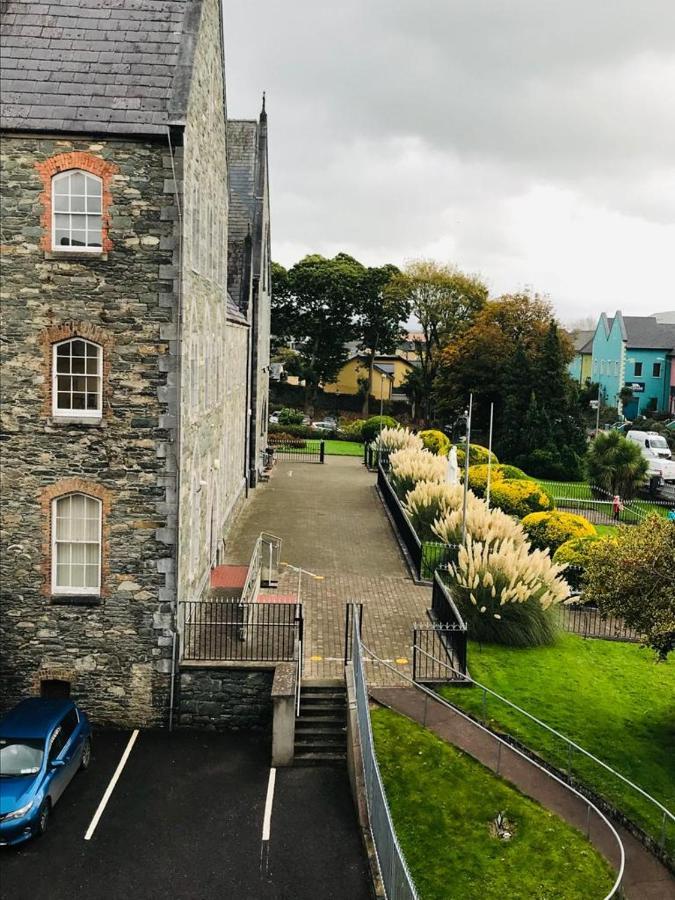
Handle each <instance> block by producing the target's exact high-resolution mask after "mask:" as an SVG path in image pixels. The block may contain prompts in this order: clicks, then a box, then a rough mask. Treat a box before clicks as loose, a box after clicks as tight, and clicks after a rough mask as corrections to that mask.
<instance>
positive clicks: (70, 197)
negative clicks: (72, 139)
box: [52, 169, 103, 253]
mask: <svg viewBox="0 0 675 900" xmlns="http://www.w3.org/2000/svg"><path fill="white" fill-rule="evenodd" d="M102 197H103V182H102V180H101V179H100V178H99V177H98V176H97V175H91V174H90V173H89V172H83V171H82V170H80V169H69V170H67V171H66V172H60V173H59V174H58V175H55V176H54V177H53V178H52V250H55V251H59V250H73V249H74V250H78V251H82V250H84V251H91V252H94V253H100V252H101V250H102V233H103V220H102V212H101V201H102Z"/></svg>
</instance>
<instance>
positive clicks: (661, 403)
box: [584, 310, 675, 420]
mask: <svg viewBox="0 0 675 900" xmlns="http://www.w3.org/2000/svg"><path fill="white" fill-rule="evenodd" d="M584 346H587V345H584ZM591 348H592V349H591V373H590V380H591V381H592V382H597V383H598V384H599V385H600V391H601V396H602V398H603V402H604V403H605V404H607V405H608V406H616V407H617V408H618V410H619V412H620V413H623V415H625V416H626V418H628V419H631V420H632V419H635V418H636V417H637V416H639V415H648V414H649V413H650V412H655V413H671V414H675V366H674V365H673V358H674V356H675V325H673V324H669V323H667V322H666V323H664V322H660V321H658V319H657V318H656V317H655V316H624V315H622V313H621V311H620V310H617V312H616V313H615V314H614V316H613V317H611V318H610V317H608V316H607V315H606V314H605V313H602V315H601V316H600V319H599V321H598V325H597V327H596V329H595V333H594V335H593V338H592V343H591Z"/></svg>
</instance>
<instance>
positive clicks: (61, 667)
mask: <svg viewBox="0 0 675 900" xmlns="http://www.w3.org/2000/svg"><path fill="white" fill-rule="evenodd" d="M72 153H79V154H83V156H77V157H70V156H68V154H72ZM63 154H66V157H62V155H63ZM56 157H60V158H61V157H62V158H64V159H65V163H64V164H65V165H69V162H68V160H69V159H73V160H78V161H80V162H81V161H82V159H85V160H89V163H91V165H92V166H103V164H105V166H106V167H107V171H110V172H111V173H112V175H111V177H110V182H109V187H108V193H109V198H108V199H109V208H108V215H109V223H108V239H109V244H108V246H107V249H106V252H102V253H100V254H98V253H94V254H87V255H83V254H81V253H80V254H76V253H67V254H63V255H61V254H58V255H57V254H56V253H51V252H50V251H49V250H47V249H45V247H44V246H43V244H44V241H45V238H46V237H47V235H46V225H45V222H44V217H45V197H44V192H45V191H44V189H45V184H44V182H43V180H42V178H41V175H40V168H42V170H44V169H45V167H46V168H49V166H50V165H52V163H53V161H54V159H55V158H56ZM89 163H88V164H89ZM168 163H169V161H168V158H167V151H166V147H165V145H164V144H163V143H162V144H154V143H149V142H142V141H130V140H108V141H102V140H89V139H68V138H62V139H56V138H41V137H40V136H25V137H19V136H9V135H6V136H4V139H3V147H2V173H3V185H2V223H3V283H2V314H3V324H2V331H3V336H4V339H5V344H4V348H3V351H4V355H3V367H2V379H1V384H0V388H1V391H2V425H3V440H4V443H3V450H2V505H3V509H2V544H3V548H4V550H3V553H2V557H1V560H0V564H1V566H2V570H1V577H2V597H1V600H0V604H1V606H0V642H1V643H2V650H3V664H2V682H1V685H0V697H1V698H2V700H1V701H0V702H2V703H3V704H11V703H13V702H15V701H16V700H18V699H19V698H20V697H21V696H24V695H26V694H29V693H34V692H36V691H39V688H40V680H41V678H43V677H45V678H46V677H49V678H59V679H61V680H66V681H70V682H71V683H72V688H73V692H74V694H75V696H77V697H78V698H79V699H80V700H81V701H82V703H83V704H84V705H85V707H86V708H87V710H88V711H89V712H90V713H91V714H92V716H93V718H94V719H95V721H97V722H116V723H117V724H129V725H131V724H157V723H161V722H163V721H164V720H165V717H166V714H167V707H168V677H167V674H166V673H167V671H168V668H169V666H170V661H169V655H170V646H171V605H170V604H168V603H166V602H165V600H166V597H165V596H164V595H163V593H162V591H163V589H164V587H165V584H166V581H165V572H166V570H167V569H170V568H171V567H172V566H173V559H172V552H173V551H172V547H171V545H170V543H169V544H167V543H166V541H165V538H166V535H167V534H168V533H169V532H170V531H171V530H172V529H173V528H175V523H174V522H173V521H172V518H171V515H172V513H171V507H170V504H167V492H170V490H171V487H170V485H171V483H172V474H171V472H170V468H171V460H170V454H167V453H166V452H164V449H165V448H166V447H167V445H170V441H171V434H170V431H169V430H168V428H167V427H166V411H167V405H166V384H167V372H166V366H165V362H166V359H167V357H168V354H169V349H170V341H171V339H172V337H173V334H174V328H175V326H174V322H173V319H174V314H175V310H174V307H173V305H172V301H171V299H169V300H168V302H167V300H166V298H167V297H169V298H171V288H172V284H171V280H170V274H169V273H168V272H167V269H168V268H169V266H170V263H171V260H172V252H173V251H172V247H173V246H174V243H175V236H174V216H173V215H172V212H174V211H175V209H174V198H173V193H172V191H171V190H170V189H169V190H167V183H168V182H169V181H170V166H169V164H168ZM104 199H105V198H104ZM77 335H81V336H85V337H88V338H90V339H91V340H94V341H96V342H97V343H99V344H100V345H101V346H102V347H103V375H104V378H103V415H102V417H101V419H100V420H97V421H93V422H89V423H86V424H79V423H77V422H72V421H63V420H55V419H53V418H52V415H51V412H52V410H51V398H50V393H51V354H52V345H53V343H55V342H56V341H58V340H60V339H63V338H64V337H70V336H77ZM162 448H164V449H162ZM73 490H82V491H84V492H86V493H90V494H93V495H94V496H97V497H99V499H101V501H102V504H103V513H104V517H103V530H102V543H103V572H102V584H101V592H100V595H99V596H96V597H94V596H92V597H87V598H77V599H78V600H79V601H80V602H82V601H83V600H84V601H85V602H86V603H88V604H90V605H88V606H81V605H72V603H70V602H69V600H68V598H64V597H52V594H51V583H50V555H51V541H50V538H51V532H50V518H51V516H50V512H51V510H50V501H51V499H52V498H53V497H54V496H57V495H59V494H60V493H67V492H69V491H73Z"/></svg>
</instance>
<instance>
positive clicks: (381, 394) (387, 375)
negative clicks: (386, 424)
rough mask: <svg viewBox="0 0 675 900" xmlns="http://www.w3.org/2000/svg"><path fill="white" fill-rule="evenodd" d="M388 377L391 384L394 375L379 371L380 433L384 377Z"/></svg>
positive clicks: (382, 413)
mask: <svg viewBox="0 0 675 900" xmlns="http://www.w3.org/2000/svg"><path fill="white" fill-rule="evenodd" d="M385 378H388V379H390V381H391V382H392V384H393V381H394V376H393V375H390V374H389V373H388V372H382V371H380V434H382V416H383V415H384V379H385Z"/></svg>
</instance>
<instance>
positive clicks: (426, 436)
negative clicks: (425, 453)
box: [419, 428, 450, 456]
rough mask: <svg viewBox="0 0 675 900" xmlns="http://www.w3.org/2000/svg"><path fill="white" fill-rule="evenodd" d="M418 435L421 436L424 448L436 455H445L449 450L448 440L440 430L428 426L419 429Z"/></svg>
mask: <svg viewBox="0 0 675 900" xmlns="http://www.w3.org/2000/svg"><path fill="white" fill-rule="evenodd" d="M419 436H420V437H421V438H422V443H423V444H424V449H425V450H429V451H430V452H431V453H435V454H436V456H447V455H448V453H449V452H450V441H449V440H448V438H447V437H446V436H445V435H444V434H443V432H442V431H436V430H435V429H433V428H429V429H428V430H427V431H420V432H419Z"/></svg>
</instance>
